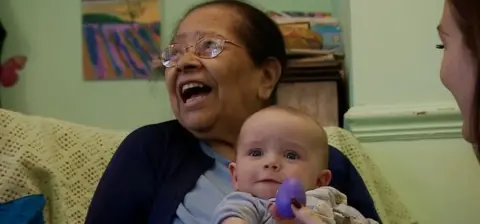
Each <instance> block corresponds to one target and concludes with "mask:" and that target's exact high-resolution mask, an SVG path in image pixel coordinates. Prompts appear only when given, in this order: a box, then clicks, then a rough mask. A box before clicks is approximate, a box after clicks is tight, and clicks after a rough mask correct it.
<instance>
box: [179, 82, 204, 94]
mask: <svg viewBox="0 0 480 224" xmlns="http://www.w3.org/2000/svg"><path fill="white" fill-rule="evenodd" d="M193 87H204V85H203V84H201V83H188V84H185V85H183V86H182V93H183V92H185V90H187V89H189V88H193Z"/></svg>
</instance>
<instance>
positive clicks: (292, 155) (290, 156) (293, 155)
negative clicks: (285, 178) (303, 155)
mask: <svg viewBox="0 0 480 224" xmlns="http://www.w3.org/2000/svg"><path fill="white" fill-rule="evenodd" d="M285 158H287V159H291V160H296V159H298V154H297V153H294V152H287V153H286V154H285Z"/></svg>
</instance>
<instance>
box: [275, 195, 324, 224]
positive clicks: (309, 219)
mask: <svg viewBox="0 0 480 224" xmlns="http://www.w3.org/2000/svg"><path fill="white" fill-rule="evenodd" d="M291 207H292V211H293V214H295V219H283V218H281V217H280V216H279V215H278V213H277V210H276V206H275V204H272V205H271V206H270V208H269V210H270V213H271V214H272V216H273V218H274V219H275V220H276V221H277V222H278V223H281V224H293V223H297V224H298V223H300V224H328V223H327V222H324V221H323V220H322V218H321V216H320V214H317V213H315V212H313V211H312V210H311V209H309V208H307V207H305V206H302V205H301V204H300V203H298V201H297V200H295V199H294V200H292V205H291Z"/></svg>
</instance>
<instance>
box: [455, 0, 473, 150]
mask: <svg viewBox="0 0 480 224" xmlns="http://www.w3.org/2000/svg"><path fill="white" fill-rule="evenodd" d="M450 4H451V5H452V6H453V9H454V10H455V12H454V15H455V17H456V18H455V20H456V21H457V23H458V25H459V28H460V30H461V32H462V33H463V37H464V40H465V43H466V45H467V47H468V48H469V50H470V51H471V53H472V55H473V57H474V58H475V62H476V66H477V68H476V72H477V78H476V81H475V93H474V94H475V95H474V98H473V100H474V101H473V107H472V110H473V111H472V113H471V114H472V115H471V116H472V118H471V119H472V120H471V121H472V122H471V123H470V124H469V125H470V129H471V130H472V131H473V134H474V136H475V143H476V144H480V0H450Z"/></svg>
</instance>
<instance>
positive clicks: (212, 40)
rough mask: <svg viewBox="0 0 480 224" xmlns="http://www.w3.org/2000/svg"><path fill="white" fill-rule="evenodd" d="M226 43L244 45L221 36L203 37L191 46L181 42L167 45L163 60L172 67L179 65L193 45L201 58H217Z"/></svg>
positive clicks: (165, 64)
mask: <svg viewBox="0 0 480 224" xmlns="http://www.w3.org/2000/svg"><path fill="white" fill-rule="evenodd" d="M225 43H230V44H233V45H235V46H237V47H241V48H243V47H242V46H240V45H238V44H236V43H234V42H232V41H229V40H225V39H222V38H219V37H203V38H202V39H200V40H198V41H197V42H196V43H195V44H193V45H190V46H186V47H184V46H182V45H180V44H171V45H169V46H168V47H166V48H165V49H164V50H163V52H162V55H161V60H162V64H163V66H165V67H167V68H170V67H173V66H176V65H177V62H178V60H179V59H180V58H181V57H182V55H183V54H185V53H186V52H188V49H189V48H191V47H193V48H194V54H195V55H196V56H197V57H199V58H206V59H209V58H215V57H217V56H218V55H219V54H220V53H222V51H223V46H224V45H225Z"/></svg>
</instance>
